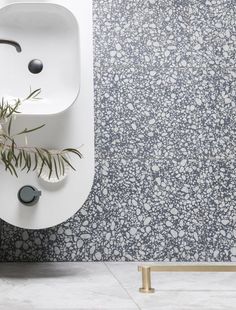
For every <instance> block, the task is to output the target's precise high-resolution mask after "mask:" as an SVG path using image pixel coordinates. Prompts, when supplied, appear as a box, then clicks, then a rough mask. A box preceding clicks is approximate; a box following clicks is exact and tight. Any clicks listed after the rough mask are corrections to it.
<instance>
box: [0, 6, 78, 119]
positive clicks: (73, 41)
mask: <svg viewBox="0 0 236 310" xmlns="http://www.w3.org/2000/svg"><path fill="white" fill-rule="evenodd" d="M0 40H9V41H14V42H15V43H17V44H19V46H20V48H21V51H20V50H19V49H20V48H19V46H16V48H15V47H14V46H13V45H11V44H7V42H6V43H5V44H0V68H1V74H0V97H3V96H4V97H7V96H9V97H20V98H24V97H25V96H27V95H28V93H29V91H30V87H31V89H33V90H34V89H38V88H41V89H42V93H41V97H42V100H40V101H34V102H32V103H30V104H26V105H23V106H22V107H21V112H22V113H23V114H38V115H45V114H56V113H59V112H62V111H64V110H66V109H67V108H68V107H70V106H71V105H72V104H73V103H74V102H75V100H76V98H77V96H78V94H79V88H80V80H79V76H80V72H79V71H80V70H79V68H80V65H79V58H80V51H79V30H78V22H77V19H76V18H75V17H74V15H73V14H72V13H71V11H70V10H69V9H67V8H65V7H64V6H61V5H58V4H54V3H24V2H21V3H14V4H10V5H7V6H4V7H2V8H1V9H0ZM3 43H4V42H3ZM17 47H18V48H17ZM17 49H18V51H17ZM34 59H38V60H40V61H41V62H42V64H43V70H42V71H41V72H40V73H38V74H33V73H31V72H30V71H29V69H28V65H29V63H30V62H31V61H32V60H34Z"/></svg>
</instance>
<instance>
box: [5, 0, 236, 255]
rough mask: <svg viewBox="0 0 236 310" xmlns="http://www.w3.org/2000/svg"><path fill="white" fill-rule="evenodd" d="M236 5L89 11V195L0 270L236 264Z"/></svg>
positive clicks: (126, 0)
mask: <svg viewBox="0 0 236 310" xmlns="http://www.w3.org/2000/svg"><path fill="white" fill-rule="evenodd" d="M235 4H236V3H235V1H234V0H188V1H187V0H113V1H112V0H94V45H95V52H94V66H95V72H94V80H95V122H96V124H95V126H96V175H95V180H94V186H93V189H92V191H91V193H90V196H89V198H88V200H87V202H86V203H85V205H84V207H83V208H82V209H81V210H80V211H79V212H78V213H77V214H76V215H75V216H74V217H73V218H71V219H70V220H68V221H67V222H66V223H64V224H62V225H59V226H57V227H53V228H51V229H47V230H40V231H28V230H22V229H19V228H16V227H12V226H10V225H8V224H7V223H4V222H1V254H0V256H1V261H101V260H113V261H115V260H116V261H125V260H128V261H129V260H130V261H132V260H156V261H163V260H164V261H235V260H236V228H235V209H236V206H235V202H236V197H235V195H236V194H235V188H236V159H235V142H236V136H235V134H236V124H235V120H236V106H235V97H236V79H235V78H236V58H235V56H236V55H235V54H236V12H235V11H236V8H235ZM75 203H76V202H75ZM65 207H66V206H65Z"/></svg>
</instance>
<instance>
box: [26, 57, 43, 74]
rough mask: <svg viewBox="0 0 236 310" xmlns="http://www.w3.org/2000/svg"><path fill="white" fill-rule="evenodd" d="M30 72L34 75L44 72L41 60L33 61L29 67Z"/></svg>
mask: <svg viewBox="0 0 236 310" xmlns="http://www.w3.org/2000/svg"><path fill="white" fill-rule="evenodd" d="M28 68H29V71H30V72H31V73H33V74H38V73H40V72H41V71H42V70H43V63H42V61H41V60H39V59H33V60H31V62H30V63H29V65H28Z"/></svg>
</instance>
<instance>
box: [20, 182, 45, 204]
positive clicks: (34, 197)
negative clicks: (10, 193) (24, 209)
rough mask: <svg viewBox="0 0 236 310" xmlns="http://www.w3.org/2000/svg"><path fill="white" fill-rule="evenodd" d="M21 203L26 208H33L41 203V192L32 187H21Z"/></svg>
mask: <svg viewBox="0 0 236 310" xmlns="http://www.w3.org/2000/svg"><path fill="white" fill-rule="evenodd" d="M17 196H18V199H19V201H20V202H21V203H22V204H24V205H26V206H33V205H35V204H36V203H37V202H38V201H39V197H40V196H41V192H40V191H38V190H37V188H35V187H33V186H31V185H25V186H23V187H21V189H20V190H19V192H18V195H17Z"/></svg>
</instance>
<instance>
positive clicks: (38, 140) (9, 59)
mask: <svg viewBox="0 0 236 310" xmlns="http://www.w3.org/2000/svg"><path fill="white" fill-rule="evenodd" d="M26 2H27V3H26ZM0 39H1V40H10V41H14V42H15V44H16V42H17V43H18V44H19V45H20V47H21V49H22V51H21V52H20V50H19V46H15V45H11V44H0V69H1V71H0V98H1V96H9V97H25V96H26V95H28V92H29V88H30V86H31V89H32V90H35V89H37V88H41V89H42V93H41V97H42V98H43V99H42V100H40V101H33V102H31V103H27V104H26V105H25V106H23V107H22V112H23V113H22V114H20V115H18V116H17V117H16V119H14V126H13V127H14V128H13V130H14V132H18V131H20V130H22V129H24V128H34V127H37V126H40V125H42V124H45V127H43V128H42V129H41V130H39V131H35V132H32V133H31V134H29V135H28V136H27V140H28V145H29V146H40V147H44V148H49V149H51V150H56V149H63V148H67V147H74V148H79V149H80V151H81V153H82V155H83V158H82V159H81V160H78V159H77V158H75V157H72V158H71V160H72V164H73V166H74V167H75V168H76V172H72V171H70V173H69V174H68V176H67V178H66V179H65V180H64V181H63V182H61V183H58V184H56V183H55V184H49V183H48V182H44V181H43V180H41V179H39V178H38V177H37V173H36V172H30V173H28V174H27V173H26V172H24V171H23V172H22V173H19V177H18V178H15V177H12V176H11V175H10V173H9V172H7V171H5V169H4V165H1V164H0V189H1V191H0V193H1V203H0V218H1V219H3V220H4V221H6V222H8V223H10V224H12V225H15V226H18V227H22V228H28V229H44V228H47V227H52V226H55V225H58V224H60V223H62V222H64V221H66V220H67V219H68V218H70V217H71V216H73V215H74V214H75V213H76V212H77V211H78V210H79V209H80V208H81V207H82V206H83V205H84V202H85V201H86V199H87V197H88V195H89V193H90V190H91V187H92V184H93V177H94V170H95V169H94V112H93V111H94V91H93V27H92V0H0ZM16 48H17V49H18V51H17V50H16ZM33 59H40V60H41V61H42V62H43V65H44V67H43V70H42V71H41V72H40V73H39V74H32V73H31V72H30V71H29V70H28V64H29V62H30V61H31V60H33ZM73 103H74V104H73ZM72 104H73V105H72ZM69 107H70V108H69ZM59 112H62V113H59ZM17 143H18V144H19V145H24V143H25V141H24V139H23V138H22V141H18V140H17ZM25 185H30V186H33V187H35V188H37V189H38V190H40V191H41V192H42V195H41V197H40V200H39V202H38V203H37V205H35V206H34V207H29V206H25V205H23V204H21V203H20V202H19V201H18V197H17V193H18V191H19V189H20V188H22V187H23V186H25Z"/></svg>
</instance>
